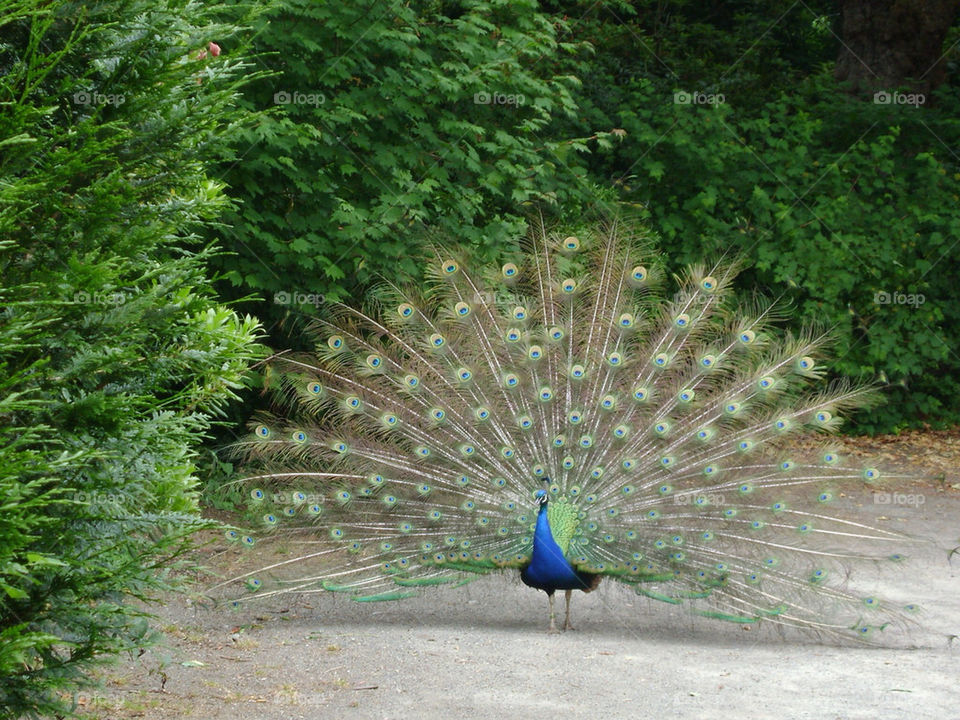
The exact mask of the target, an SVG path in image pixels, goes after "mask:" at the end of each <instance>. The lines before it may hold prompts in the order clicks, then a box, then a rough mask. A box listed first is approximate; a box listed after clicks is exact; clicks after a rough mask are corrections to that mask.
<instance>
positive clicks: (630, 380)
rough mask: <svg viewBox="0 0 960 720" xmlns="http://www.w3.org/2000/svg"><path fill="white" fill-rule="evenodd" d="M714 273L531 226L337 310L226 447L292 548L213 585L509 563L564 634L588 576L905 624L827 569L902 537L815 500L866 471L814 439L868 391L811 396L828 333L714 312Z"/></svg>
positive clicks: (706, 601)
mask: <svg viewBox="0 0 960 720" xmlns="http://www.w3.org/2000/svg"><path fill="white" fill-rule="evenodd" d="M736 271H737V267H736V264H735V263H730V262H717V263H715V264H710V265H703V266H695V267H691V268H689V269H688V270H686V271H685V272H684V273H683V274H682V275H680V276H678V277H676V278H671V277H670V276H669V275H668V274H667V272H666V270H665V268H664V262H663V260H662V259H661V258H660V257H659V256H658V255H657V254H656V253H655V252H654V251H653V250H652V249H651V247H650V246H649V244H648V243H647V242H646V241H645V240H644V238H642V237H637V236H635V235H634V234H632V233H631V231H630V229H625V228H623V227H618V226H613V227H610V228H607V229H603V230H598V231H595V232H583V233H579V236H567V237H553V236H550V235H548V234H547V233H545V232H540V233H536V234H534V235H532V236H531V237H530V238H529V239H528V240H527V241H526V242H525V244H524V245H523V246H522V248H521V250H520V251H519V252H518V253H517V254H516V256H515V257H513V258H510V261H509V262H506V263H504V264H503V265H502V266H500V267H494V268H484V267H478V268H474V267H472V266H471V265H470V261H469V258H468V257H466V256H464V255H462V254H460V253H458V252H456V251H453V250H450V249H447V248H443V247H437V248H436V249H435V253H434V257H432V258H431V260H430V261H429V264H428V268H427V273H426V275H427V279H426V281H425V282H424V284H423V285H422V286H421V287H418V288H409V287H400V286H398V285H395V284H392V283H389V282H386V283H384V284H383V285H382V286H381V287H379V288H378V289H377V290H376V292H375V293H374V294H373V296H372V300H371V303H370V306H369V309H368V310H365V311H362V310H360V309H357V308H353V307H349V306H338V307H337V308H336V309H335V311H334V312H333V314H332V315H331V316H330V317H328V318H327V319H325V320H323V321H321V322H318V323H317V325H316V327H315V331H316V334H317V338H318V341H317V349H316V352H315V353H314V354H309V355H303V356H297V357H283V358H279V359H278V360H277V361H276V363H275V366H276V369H277V370H278V371H279V372H278V375H279V380H278V381H277V382H278V385H279V387H280V395H279V397H280V400H279V402H278V404H277V410H276V414H275V415H272V416H264V417H261V418H259V419H258V421H257V423H256V426H255V428H254V432H253V437H252V438H251V439H250V440H249V441H246V442H244V443H242V444H241V446H240V450H241V451H242V452H243V454H244V456H245V458H246V463H247V467H248V469H249V472H250V476H249V477H248V478H247V479H246V480H245V482H246V483H247V485H248V487H249V492H250V498H251V501H252V502H253V503H254V504H255V505H256V506H257V508H258V510H259V511H260V514H261V515H262V522H263V526H264V530H267V531H270V532H276V533H289V534H290V535H291V536H293V535H302V534H305V536H306V537H309V538H310V544H309V545H308V547H309V548H310V551H309V553H307V554H306V555H303V556H299V557H297V558H294V559H291V560H289V561H285V562H282V563H279V564H277V565H274V566H272V567H271V568H269V569H266V570H264V571H261V572H258V573H251V574H247V575H243V576H240V577H238V578H233V579H232V580H231V581H229V582H230V583H246V585H247V586H248V588H249V590H251V591H253V592H254V593H255V596H260V597H266V596H269V595H271V594H274V593H279V592H294V591H296V592H317V591H330V592H340V593H345V594H347V595H349V596H350V597H351V598H352V599H354V600H357V601H361V602H370V601H379V600H394V599H401V598H405V597H409V596H411V595H415V594H418V593H419V592H420V591H422V590H423V589H424V588H425V587H428V586H434V585H459V584H463V583H466V582H470V581H472V580H475V579H478V578H480V577H482V576H483V575H485V574H489V573H491V572H494V571H498V570H514V571H517V570H519V571H521V572H522V577H523V579H524V582H527V584H530V585H532V586H533V587H538V588H540V589H543V590H545V591H546V592H547V593H548V595H549V596H550V603H551V625H552V624H553V592H554V591H555V590H557V589H564V590H566V591H567V601H568V606H567V610H568V615H567V624H569V596H570V591H571V590H572V589H578V588H579V589H582V590H590V589H592V588H593V587H595V586H596V583H597V582H599V579H600V578H601V577H607V578H610V579H611V580H615V581H617V582H620V583H624V584H626V585H629V586H631V587H633V588H634V589H635V590H636V592H637V593H638V594H641V595H644V596H647V597H650V598H654V599H656V600H662V601H664V602H668V603H672V604H686V605H689V606H690V609H691V610H692V611H693V612H697V613H700V614H704V615H708V616H710V617H715V618H718V619H723V620H729V621H733V622H742V623H755V622H758V621H760V620H765V621H768V622H772V623H778V624H783V625H789V626H797V627H802V628H807V629H811V630H820V631H823V632H827V633H850V634H853V635H857V636H867V635H869V634H870V633H872V632H873V631H874V630H877V629H880V628H883V627H885V626H886V625H887V624H889V623H890V622H891V621H894V620H897V619H899V618H901V617H902V613H903V612H909V611H911V610H913V609H915V608H913V606H907V607H906V608H901V607H889V606H888V605H887V604H886V603H881V602H880V601H879V600H878V599H877V598H876V597H873V596H870V595H862V594H859V593H857V592H855V591H853V590H851V589H849V588H848V584H847V575H848V570H849V567H850V566H851V564H856V563H860V562H866V561H870V560H876V561H886V562H896V561H898V560H900V559H901V557H902V556H901V555H899V554H898V553H897V551H896V546H897V544H898V543H899V542H902V541H903V540H904V538H903V537H902V536H899V535H897V534H896V533H893V532H890V531H886V530H882V529H878V528H874V527H870V526H868V525H866V524H862V523H859V522H857V521H855V520H851V519H845V518H844V517H843V516H842V514H841V513H840V512H838V511H837V510H836V509H835V508H834V505H833V501H834V499H835V498H836V497H837V492H838V489H839V488H844V487H852V486H857V485H862V484H866V485H872V484H875V483H878V482H879V481H880V471H879V470H878V469H877V468H876V467H874V466H873V465H870V464H868V465H866V466H861V465H859V464H857V463H854V462H851V461H850V460H849V459H848V458H845V457H843V456H842V455H841V453H840V452H839V450H838V448H837V447H836V446H835V444H834V443H833V442H831V434H832V433H834V432H835V431H836V429H837V428H838V427H839V425H840V423H841V415H842V414H843V413H844V412H845V411H848V410H851V409H853V408H861V407H865V406H868V405H869V404H870V403H871V402H872V401H873V400H874V394H873V391H872V390H871V389H869V388H867V387H863V386H858V385H853V384H850V383H847V382H843V381H834V382H830V383H827V382H826V381H825V376H826V369H827V368H826V364H825V360H826V358H825V348H826V346H827V345H828V342H829V338H828V336H827V335H826V334H824V333H822V332H818V331H816V330H814V329H805V330H803V331H801V332H799V333H798V334H790V333H783V332H778V324H779V323H780V322H781V321H782V319H783V317H784V315H785V313H784V312H783V311H782V310H781V309H780V308H779V307H778V306H777V304H776V303H767V302H761V301H755V302H753V303H752V304H749V305H747V306H738V305H735V304H734V303H733V302H732V300H731V282H732V281H733V279H734V277H735V275H736ZM801 439H802V440H801ZM541 513H542V514H543V515H544V519H543V520H541V519H540V516H541ZM231 537H235V538H236V539H237V540H238V541H240V542H243V543H245V544H249V545H252V544H253V543H254V542H255V541H254V538H253V536H242V535H238V534H237V533H231ZM548 547H549V548H550V552H551V553H552V555H553V556H555V557H553V556H551V557H548V556H547V554H546V553H547V550H545V548H548ZM538 548H539V549H538ZM556 548H559V550H557V549H556ZM864 548H866V550H864ZM564 573H565V575H564ZM561 575H563V577H566V578H567V580H561V579H560V578H561ZM571 577H572V578H576V581H573V580H570V579H569V578H571ZM531 580H534V581H531ZM564 583H565V584H564ZM578 583H579V584H578Z"/></svg>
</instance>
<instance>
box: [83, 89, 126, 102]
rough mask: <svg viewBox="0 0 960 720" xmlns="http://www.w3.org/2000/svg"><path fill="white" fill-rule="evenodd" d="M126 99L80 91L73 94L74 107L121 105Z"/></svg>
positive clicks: (120, 96) (109, 94) (113, 95)
mask: <svg viewBox="0 0 960 720" xmlns="http://www.w3.org/2000/svg"><path fill="white" fill-rule="evenodd" d="M126 101H127V98H126V97H125V96H123V95H115V94H113V93H99V92H87V91H85V90H81V91H79V92H75V93H74V94H73V102H74V104H76V105H123V104H124V103H125V102H126Z"/></svg>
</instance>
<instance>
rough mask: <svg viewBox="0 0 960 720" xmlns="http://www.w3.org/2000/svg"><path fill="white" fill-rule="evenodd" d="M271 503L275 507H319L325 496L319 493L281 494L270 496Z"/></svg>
mask: <svg viewBox="0 0 960 720" xmlns="http://www.w3.org/2000/svg"><path fill="white" fill-rule="evenodd" d="M270 502H272V503H273V504H274V505H317V504H319V503H322V502H323V495H320V494H319V493H303V492H294V493H281V492H276V493H273V494H272V495H270Z"/></svg>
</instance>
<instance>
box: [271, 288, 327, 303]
mask: <svg viewBox="0 0 960 720" xmlns="http://www.w3.org/2000/svg"><path fill="white" fill-rule="evenodd" d="M326 301H327V298H326V297H325V296H324V295H323V294H322V293H302V292H297V291H294V292H287V291H286V290H281V291H280V292H277V293H274V294H273V304H274V305H298V306H299V305H313V306H314V307H320V306H321V305H323V304H324V303H325V302H326Z"/></svg>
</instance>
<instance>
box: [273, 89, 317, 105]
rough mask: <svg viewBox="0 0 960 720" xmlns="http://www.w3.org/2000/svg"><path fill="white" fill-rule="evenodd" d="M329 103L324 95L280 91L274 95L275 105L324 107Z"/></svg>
mask: <svg viewBox="0 0 960 720" xmlns="http://www.w3.org/2000/svg"><path fill="white" fill-rule="evenodd" d="M326 101H327V98H326V96H325V95H324V94H323V93H302V92H299V91H297V90H294V91H293V92H287V91H286V90H280V91H279V92H275V93H274V94H273V103H274V105H313V106H314V107H317V106H320V105H323V104H324V103H325V102H326Z"/></svg>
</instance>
